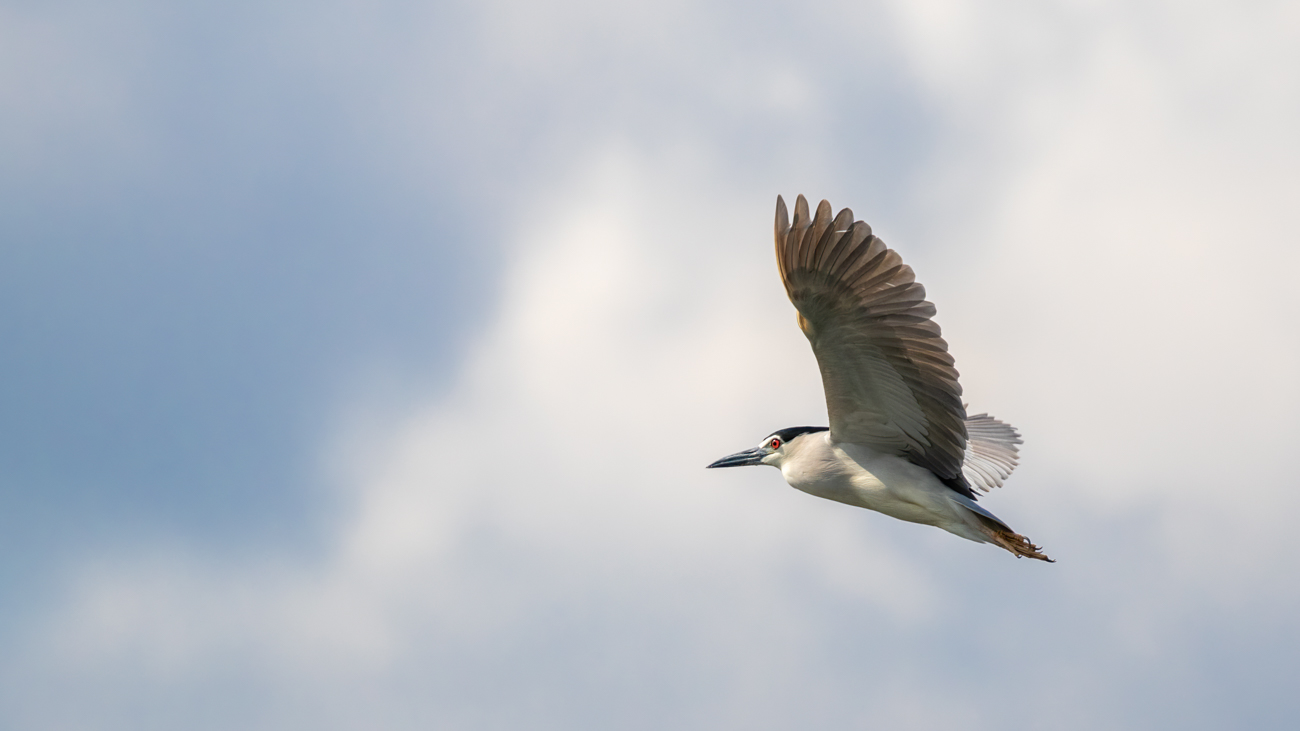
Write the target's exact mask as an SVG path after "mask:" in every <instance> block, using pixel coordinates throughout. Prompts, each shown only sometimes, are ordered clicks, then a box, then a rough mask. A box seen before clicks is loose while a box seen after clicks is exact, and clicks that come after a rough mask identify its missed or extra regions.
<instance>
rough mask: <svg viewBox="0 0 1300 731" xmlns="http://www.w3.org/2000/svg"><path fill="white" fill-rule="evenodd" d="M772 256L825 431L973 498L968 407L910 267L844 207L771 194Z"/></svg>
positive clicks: (951, 361) (922, 288)
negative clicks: (790, 208) (817, 373)
mask: <svg viewBox="0 0 1300 731" xmlns="http://www.w3.org/2000/svg"><path fill="white" fill-rule="evenodd" d="M776 260H777V265H778V268H779V269H780V271H781V281H782V282H784V283H785V290H786V293H787V294H789V295H790V301H791V302H793V303H794V306H795V308H796V309H798V310H799V327H800V329H802V330H803V332H804V335H807V336H808V340H809V342H811V343H812V348H813V353H814V354H815V355H816V356H817V365H818V366H819V367H820V368H821V372H822V386H823V387H824V388H825V390H826V409H827V411H828V413H829V416H830V423H831V438H832V439H834V440H835V441H841V442H856V443H861V444H867V445H870V446H872V447H875V448H877V449H881V450H892V451H893V452H894V453H895V454H898V455H899V456H903V457H905V458H907V459H908V460H910V461H911V462H913V463H914V464H917V465H920V466H922V467H926V468H928V469H929V470H931V471H932V472H934V473H935V474H936V475H938V476H939V477H940V478H942V479H944V481H945V482H947V483H948V484H949V486H950V487H952V488H953V489H954V490H956V491H958V492H961V493H963V494H966V495H968V496H971V497H973V496H974V495H973V493H972V492H971V491H970V488H969V486H968V485H967V484H966V480H965V478H964V477H963V475H962V462H963V460H964V459H965V456H966V422H965V419H966V409H965V406H964V405H963V404H962V401H961V386H960V385H959V384H958V383H957V370H956V368H954V367H953V359H952V356H951V355H948V344H947V343H945V342H944V341H943V338H942V337H940V335H939V326H938V325H937V324H935V323H934V321H933V320H931V319H930V318H931V317H933V316H934V305H932V304H930V303H929V302H926V301H925V288H924V287H922V286H921V285H920V284H918V283H917V282H916V280H915V277H914V276H913V274H912V268H911V267H909V266H907V265H906V264H904V263H903V260H902V258H901V257H899V255H898V254H897V253H895V252H894V251H893V250H891V249H889V248H887V247H886V246H885V244H884V242H882V241H881V240H880V239H879V238H877V237H876V236H873V235H872V233H871V227H870V226H868V225H867V224H865V223H863V222H862V221H854V220H853V211H851V210H849V209H847V208H845V209H844V210H842V211H840V212H839V215H837V216H835V217H834V219H832V218H831V206H830V204H829V203H827V202H826V201H822V202H821V204H820V205H818V206H817V216H816V217H815V218H812V219H811V220H810V218H809V216H808V201H806V200H805V199H804V197H803V196H802V195H801V196H799V198H798V200H797V201H796V203H795V208H794V221H793V223H791V222H790V221H789V218H788V216H787V213H786V208H785V201H783V200H782V199H781V198H780V197H779V196H778V197H777V199H776Z"/></svg>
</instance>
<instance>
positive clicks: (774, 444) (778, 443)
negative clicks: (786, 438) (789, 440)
mask: <svg viewBox="0 0 1300 731" xmlns="http://www.w3.org/2000/svg"><path fill="white" fill-rule="evenodd" d="M770 446H771V447H772V449H776V448H777V447H780V446H781V440H780V439H773V440H772V443H771V445H770Z"/></svg>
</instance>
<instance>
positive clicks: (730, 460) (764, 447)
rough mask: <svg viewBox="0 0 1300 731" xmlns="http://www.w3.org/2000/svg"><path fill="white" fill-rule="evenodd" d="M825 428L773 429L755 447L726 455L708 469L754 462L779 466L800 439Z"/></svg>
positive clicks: (742, 465) (739, 465) (794, 449)
mask: <svg viewBox="0 0 1300 731" xmlns="http://www.w3.org/2000/svg"><path fill="white" fill-rule="evenodd" d="M826 429H827V427H824V426H792V427H789V428H788V429H781V430H778V431H774V432H772V433H771V434H769V435H768V436H767V438H766V439H764V440H763V441H762V442H761V443H759V445H758V446H757V447H754V448H753V449H746V450H745V451H743V452H736V453H735V454H731V455H727V456H726V457H723V458H722V459H720V460H718V461H717V462H714V463H713V464H711V465H709V469H712V468H714V467H745V466H747V465H755V464H767V465H772V466H773V467H777V468H779V467H780V466H781V463H782V462H783V461H785V458H786V457H787V456H789V455H790V454H791V453H793V452H795V451H798V449H799V441H800V440H801V439H806V438H807V437H808V435H809V434H816V433H817V432H824V431H826Z"/></svg>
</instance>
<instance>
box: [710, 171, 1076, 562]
mask: <svg viewBox="0 0 1300 731" xmlns="http://www.w3.org/2000/svg"><path fill="white" fill-rule="evenodd" d="M776 262H777V268H778V270H779V271H780V273H781V281H782V282H783V283H784V284H785V291H786V294H787V295H789V297H790V301H791V302H792V303H793V304H794V306H795V309H796V310H798V321H799V329H800V330H803V334H804V335H806V336H807V337H808V342H810V343H811V344H812V349H813V354H814V355H815V356H816V357H817V365H818V367H819V368H820V370H821V374H822V387H823V388H824V389H825V391H826V410H827V414H828V416H829V420H830V426H829V427H824V426H795V427H790V428H787V429H779V430H777V431H775V432H772V433H771V434H769V435H768V436H767V437H766V438H765V439H763V441H762V443H761V444H759V445H758V446H757V447H754V448H753V449H747V450H745V451H743V452H738V453H736V454H733V455H730V456H727V457H723V458H722V459H720V460H718V461H716V462H714V463H713V464H711V465H709V467H711V468H714V467H741V466H744V465H771V466H773V467H776V468H778V469H780V470H781V475H782V476H783V477H785V481H786V482H788V483H790V485H791V486H792V487H794V488H796V489H799V490H802V491H804V492H806V493H809V494H810V495H816V496H817V497H822V498H826V499H828V500H835V501H838V502H842V503H847V504H849V505H856V506H858V507H861V508H867V509H868V510H875V511H877V512H880V513H884V514H885V515H888V516H891V517H893V518H898V519H899V520H906V521H909V522H912V523H921V524H924V525H932V526H935V527H937V528H942V529H944V530H946V531H948V532H949V533H953V534H955V535H958V536H961V537H962V538H966V539H968V540H972V541H975V542H977V543H992V544H994V545H997V546H1001V547H1002V548H1005V549H1006V550H1008V551H1010V552H1011V553H1013V554H1015V555H1016V557H1017V558H1019V557H1021V556H1027V557H1029V558H1036V559H1039V560H1041V561H1049V562H1050V561H1052V559H1050V558H1048V557H1047V556H1046V555H1045V554H1043V553H1042V551H1041V549H1040V548H1039V547H1038V546H1035V545H1034V544H1033V543H1031V542H1030V541H1029V539H1028V538H1026V537H1025V536H1022V535H1020V534H1019V533H1016V532H1015V531H1014V530H1012V529H1011V527H1010V526H1008V525H1007V524H1006V523H1005V522H1003V521H1002V519H1000V518H998V517H997V516H996V515H994V514H993V513H991V512H989V511H988V510H985V509H984V508H983V507H982V506H980V505H979V504H978V503H976V502H975V498H976V491H977V490H978V491H980V492H988V491H989V490H991V489H992V488H994V487H1001V486H1002V483H1003V481H1005V480H1006V479H1007V478H1008V477H1009V476H1010V475H1011V471H1012V470H1014V469H1015V467H1016V463H1017V455H1018V453H1019V449H1018V448H1017V446H1016V445H1018V444H1020V443H1021V440H1020V435H1019V434H1018V433H1016V430H1015V429H1014V428H1013V427H1011V425H1009V424H1005V423H1003V422H1001V421H998V420H997V419H994V418H993V417H991V416H989V415H987V414H978V415H976V416H968V415H967V414H966V405H965V404H964V403H963V402H962V399H961V385H960V384H959V383H958V382H957V370H956V368H954V367H953V358H952V356H951V355H949V354H948V344H947V343H946V342H944V340H943V338H942V337H941V336H940V332H939V326H938V324H936V323H935V322H934V320H933V319H932V318H933V317H934V313H935V309H934V305H933V304H931V303H929V302H927V301H926V300H925V288H924V287H922V286H921V284H920V283H919V282H917V281H916V278H915V276H914V275H913V273H912V268H911V267H909V266H907V265H906V264H904V263H903V260H902V258H901V257H900V256H899V255H898V254H897V253H896V252H894V251H893V250H892V249H890V248H888V247H886V246H885V244H884V242H883V241H881V240H880V239H879V238H878V237H877V236H874V235H873V234H872V233H871V227H870V226H868V225H867V224H865V223H863V222H862V221H855V220H853V211H851V210H849V209H847V208H845V209H844V210H842V211H840V212H839V214H838V215H836V216H835V217H834V218H832V217H831V205H830V203H828V202H826V201H822V202H821V204H819V205H818V206H817V215H816V216H815V217H809V215H808V201H807V200H805V199H804V197H803V196H802V195H801V196H799V198H798V200H797V201H796V202H795V206H794V221H793V222H791V221H790V220H789V216H788V214H787V212H786V207H785V201H784V200H782V199H781V197H780V196H777V199H776Z"/></svg>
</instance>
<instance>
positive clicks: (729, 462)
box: [705, 447, 767, 469]
mask: <svg viewBox="0 0 1300 731" xmlns="http://www.w3.org/2000/svg"><path fill="white" fill-rule="evenodd" d="M766 456H767V452H766V451H764V450H763V448H762V447H754V448H753V449H746V450H745V451H743V452H736V453H735V454H731V455H728V456H726V457H723V458H722V459H720V460H718V461H717V462H714V463H713V464H711V465H709V466H708V467H706V468H705V469H713V468H714V467H745V466H746V465H753V464H763V458H764V457H766Z"/></svg>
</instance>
